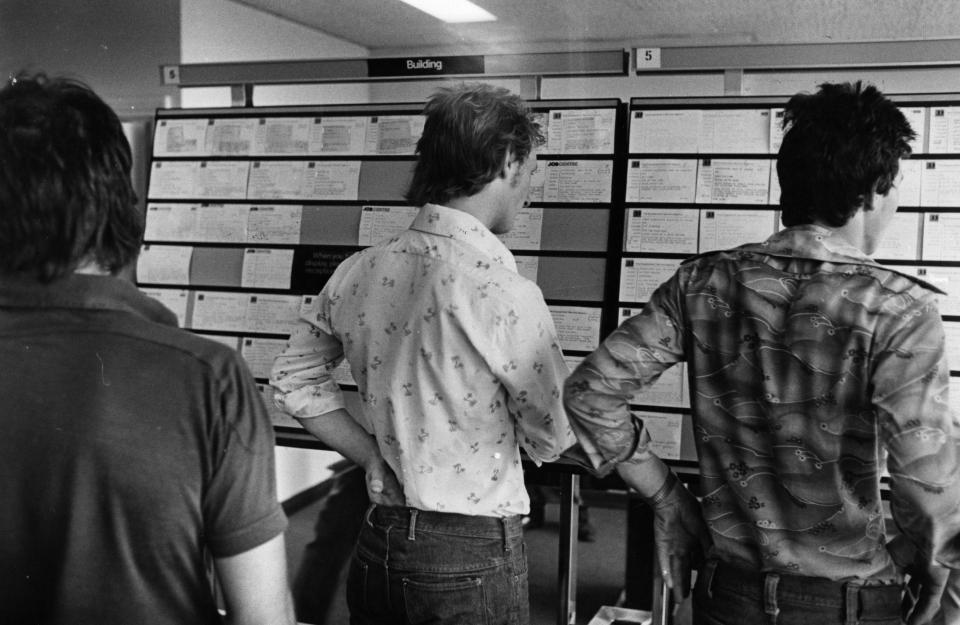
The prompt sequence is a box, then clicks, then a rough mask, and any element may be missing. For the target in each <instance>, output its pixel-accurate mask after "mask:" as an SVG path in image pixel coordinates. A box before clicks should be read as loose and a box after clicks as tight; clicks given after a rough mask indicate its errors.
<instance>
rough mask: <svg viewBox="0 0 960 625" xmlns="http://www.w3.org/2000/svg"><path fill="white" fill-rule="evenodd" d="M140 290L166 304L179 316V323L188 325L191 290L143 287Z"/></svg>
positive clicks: (184, 325) (179, 324)
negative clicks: (188, 305)
mask: <svg viewBox="0 0 960 625" xmlns="http://www.w3.org/2000/svg"><path fill="white" fill-rule="evenodd" d="M140 291H141V292H142V293H143V294H144V295H146V296H147V297H152V298H153V299H155V300H157V301H158V302H160V303H161V304H163V305H164V306H166V307H167V308H168V309H169V310H170V311H171V312H172V313H173V314H174V315H176V316H177V325H178V326H180V327H181V328H185V327H187V302H189V301H190V292H189V291H187V290H186V289H155V288H150V287H147V288H141V289H140Z"/></svg>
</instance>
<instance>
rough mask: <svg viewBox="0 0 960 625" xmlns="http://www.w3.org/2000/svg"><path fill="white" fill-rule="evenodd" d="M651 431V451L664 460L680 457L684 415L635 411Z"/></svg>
mask: <svg viewBox="0 0 960 625" xmlns="http://www.w3.org/2000/svg"><path fill="white" fill-rule="evenodd" d="M633 414H634V415H636V417H637V418H638V419H640V420H641V421H642V422H643V429H645V430H647V431H648V432H649V433H650V451H652V452H653V453H655V454H657V457H658V458H662V459H663V460H679V459H680V436H681V433H682V431H683V415H682V414H672V413H660V412H634V413H633Z"/></svg>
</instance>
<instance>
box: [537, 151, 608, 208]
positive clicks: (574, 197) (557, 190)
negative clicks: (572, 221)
mask: <svg viewBox="0 0 960 625" xmlns="http://www.w3.org/2000/svg"><path fill="white" fill-rule="evenodd" d="M545 175H546V181H545V182H544V185H543V201H544V202H590V203H601V202H609V201H610V192H611V190H612V188H613V162H612V161H555V160H548V161H547V162H546V172H545Z"/></svg>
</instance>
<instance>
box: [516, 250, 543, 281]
mask: <svg viewBox="0 0 960 625" xmlns="http://www.w3.org/2000/svg"><path fill="white" fill-rule="evenodd" d="M514 260H516V261H517V273H518V274H520V275H521V276H523V277H524V278H526V279H527V280H530V281H531V282H536V281H537V276H539V275H540V258H539V257H538V256H514Z"/></svg>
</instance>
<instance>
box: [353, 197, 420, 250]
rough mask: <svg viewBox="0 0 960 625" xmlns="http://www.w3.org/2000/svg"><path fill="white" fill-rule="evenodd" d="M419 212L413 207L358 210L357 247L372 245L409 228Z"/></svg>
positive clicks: (379, 207) (371, 207)
mask: <svg viewBox="0 0 960 625" xmlns="http://www.w3.org/2000/svg"><path fill="white" fill-rule="evenodd" d="M419 211H420V209H419V208H416V207H414V206H364V207H363V208H362V209H361V210H360V228H359V232H358V233H357V245H373V244H374V243H377V242H378V241H384V240H386V239H389V238H391V237H395V236H397V235H398V234H400V233H401V232H403V231H404V230H406V229H407V228H409V227H410V224H411V222H413V218H414V217H416V216H417V213H418V212H419Z"/></svg>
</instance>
